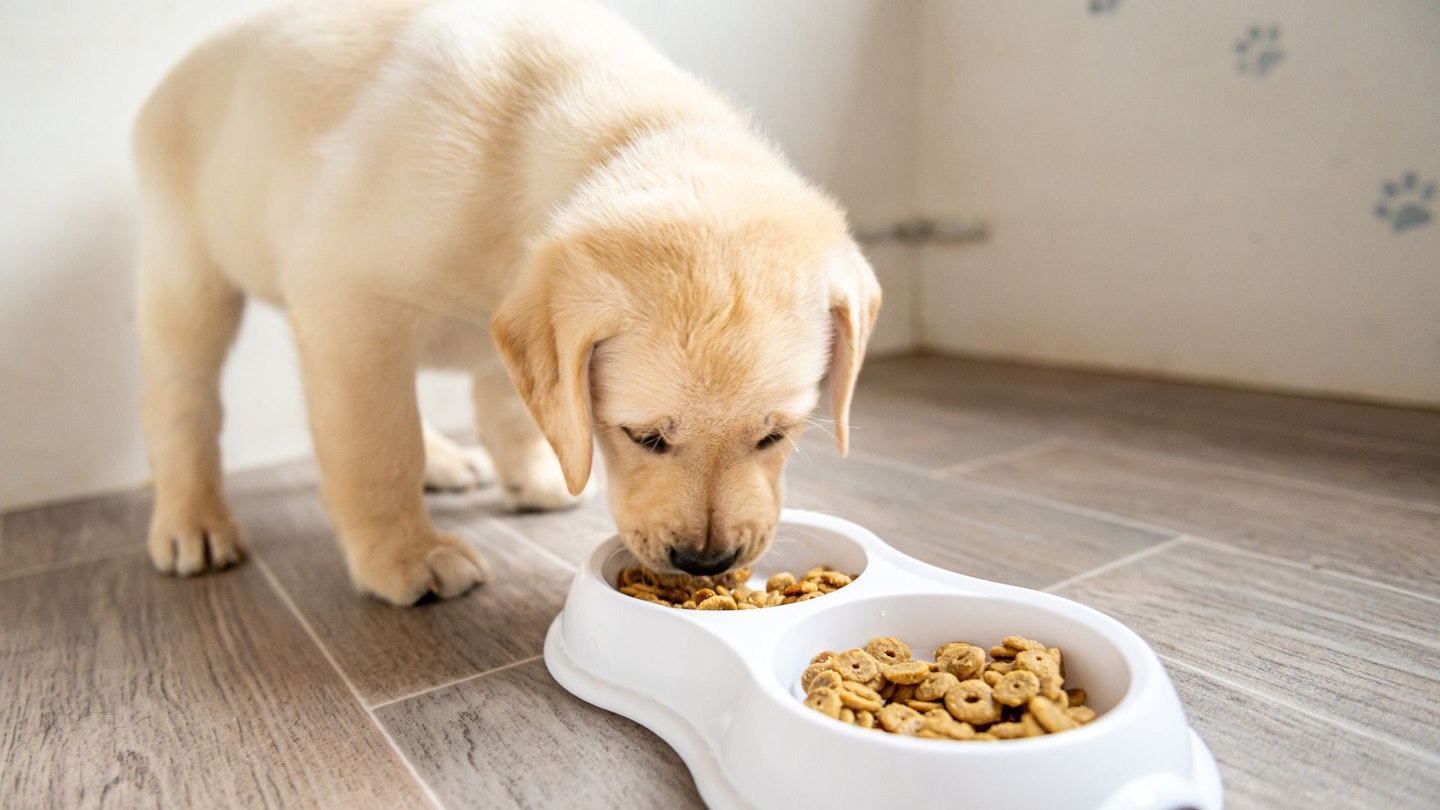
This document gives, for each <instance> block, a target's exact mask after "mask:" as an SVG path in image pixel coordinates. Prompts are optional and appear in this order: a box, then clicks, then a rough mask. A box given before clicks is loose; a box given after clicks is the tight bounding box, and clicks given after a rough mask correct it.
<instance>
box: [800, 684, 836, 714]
mask: <svg viewBox="0 0 1440 810" xmlns="http://www.w3.org/2000/svg"><path fill="white" fill-rule="evenodd" d="M805 705H806V706H809V707H810V708H812V709H814V710H815V711H817V712H820V713H821V714H823V715H825V716H826V717H832V718H835V719H837V720H838V719H840V710H841V709H842V708H844V707H845V704H843V703H841V702H840V692H839V691H838V690H836V689H816V690H814V691H812V692H811V693H810V694H808V695H806V696H805Z"/></svg>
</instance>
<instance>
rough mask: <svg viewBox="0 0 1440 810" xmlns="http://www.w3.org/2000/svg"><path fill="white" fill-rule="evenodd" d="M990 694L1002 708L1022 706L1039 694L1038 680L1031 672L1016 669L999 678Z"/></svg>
mask: <svg viewBox="0 0 1440 810" xmlns="http://www.w3.org/2000/svg"><path fill="white" fill-rule="evenodd" d="M991 694H992V695H993V696H994V698H995V702H996V703H999V704H1001V705H1002V706H1024V705H1025V704H1026V703H1028V702H1030V698H1033V697H1035V696H1036V695H1038V694H1040V679H1039V678H1037V677H1035V673H1033V672H1026V671H1025V670H1021V669H1017V670H1015V671H1014V672H1011V673H1009V674H1007V675H1006V676H1005V677H1003V678H1001V679H1000V682H999V683H997V684H995V687H994V689H992V690H991Z"/></svg>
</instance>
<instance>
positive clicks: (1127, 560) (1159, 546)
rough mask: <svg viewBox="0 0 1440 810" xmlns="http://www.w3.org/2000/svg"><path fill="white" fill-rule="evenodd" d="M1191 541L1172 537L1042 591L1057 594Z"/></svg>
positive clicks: (1068, 578)
mask: <svg viewBox="0 0 1440 810" xmlns="http://www.w3.org/2000/svg"><path fill="white" fill-rule="evenodd" d="M1191 539H1193V538H1191V536H1190V535H1188V534H1182V535H1180V536H1179V537H1172V538H1170V539H1169V540H1166V541H1164V542H1162V543H1156V544H1155V545H1153V546H1150V547H1149V548H1142V549H1140V550H1139V551H1136V552H1133V553H1130V554H1126V555H1125V556H1123V557H1118V558H1116V559H1113V560H1111V561H1110V562H1107V563H1105V564H1103V565H1098V566H1096V567H1094V568H1091V569H1090V570H1089V571H1082V572H1080V573H1078V574H1075V575H1074V576H1070V577H1066V578H1065V579H1062V580H1060V581H1059V582H1056V583H1053V584H1050V585H1046V586H1045V587H1044V588H1041V589H1040V590H1042V591H1045V592H1046V593H1054V592H1055V591H1056V590H1057V589H1059V588H1063V587H1065V586H1067V585H1073V584H1075V583H1077V582H1081V581H1083V580H1086V579H1089V578H1091V577H1095V576H1099V575H1100V574H1104V573H1106V572H1109V571H1113V570H1115V569H1117V568H1121V567H1123V566H1126V565H1129V564H1131V563H1133V562H1137V561H1139V560H1143V559H1145V558H1146V557H1149V556H1151V555H1154V554H1159V553H1161V552H1163V551H1167V550H1169V549H1170V548H1172V547H1174V546H1178V545H1180V544H1182V543H1186V542H1189V541H1190V540H1191Z"/></svg>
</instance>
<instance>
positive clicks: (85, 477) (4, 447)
mask: <svg viewBox="0 0 1440 810" xmlns="http://www.w3.org/2000/svg"><path fill="white" fill-rule="evenodd" d="M263 5H266V3H263V2H259V1H258V0H191V2H172V0H47V2H43V3H41V2H23V0H14V1H13V2H4V3H0V110H3V114H0V147H3V148H0V178H3V183H0V509H3V508H6V507H10V506H15V505H18V504H24V503H33V502H38V501H44V500H53V499H58V498H65V497H71V496H76V495H82V494H89V493H94V492H100V491H106V490H113V489H118V488H123V487H130V486H134V485H135V484H137V483H140V482H141V481H143V480H144V478H145V475H146V471H145V460H144V459H145V456H144V447H143V444H142V442H141V437H140V431H139V420H138V413H137V404H138V399H139V386H138V380H139V369H138V363H137V359H136V348H135V341H134V338H133V334H132V333H133V328H134V324H133V306H132V303H131V297H132V292H131V291H132V280H131V254H132V252H133V249H134V240H135V212H134V191H133V180H132V176H131V169H130V162H129V159H128V144H127V140H128V129H129V126H130V121H131V119H132V117H133V115H134V112H135V110H136V109H137V108H138V107H139V105H140V102H141V100H142V99H143V98H144V95H145V93H146V92H148V90H149V89H150V87H152V86H153V85H154V84H155V83H156V82H157V81H158V80H159V78H160V76H161V75H162V74H163V73H164V71H165V70H166V69H167V68H168V66H169V65H170V64H172V63H173V62H174V61H175V60H176V59H178V58H179V57H180V56H181V54H183V53H184V52H185V51H186V50H187V49H188V48H189V47H190V46H192V45H193V44H194V43H195V42H197V41H198V40H199V39H200V38H201V37H203V36H204V35H205V34H206V33H207V32H209V31H211V30H213V29H214V28H216V27H218V26H219V25H221V24H222V23H224V22H227V21H229V20H232V19H235V18H238V17H241V16H243V15H244V14H245V13H247V12H248V11H249V10H251V9H253V8H257V7H260V6H263ZM611 5H612V6H614V7H616V8H618V9H619V10H620V11H621V12H622V13H624V14H625V15H626V16H628V17H630V18H631V19H633V20H635V21H636V22H637V23H638V24H639V25H640V27H642V28H643V29H645V30H646V31H647V32H649V33H650V34H651V35H652V36H653V38H654V39H655V40H656V41H657V43H658V44H659V45H660V46H661V47H662V49H664V50H666V51H667V52H669V53H671V54H672V55H674V56H675V57H676V58H677V60H678V61H680V62H681V63H682V64H685V65H687V66H689V67H691V68H693V69H695V70H696V71H698V72H699V73H701V74H702V75H704V76H706V77H707V78H708V79H710V80H711V81H712V82H713V83H714V84H716V85H717V86H719V87H720V88H722V89H724V90H727V91H729V92H730V93H731V94H732V96H733V97H735V98H736V99H737V100H738V101H740V102H741V103H743V104H745V105H747V106H751V107H753V108H754V109H755V111H756V115H757V117H758V118H759V120H760V121H762V122H764V123H765V125H766V126H767V127H768V128H769V130H770V131H771V132H772V133H773V134H774V135H775V137H776V138H777V139H778V140H779V141H780V142H781V143H782V144H783V145H784V146H786V147H787V149H789V151H790V153H791V155H792V157H793V158H794V160H795V161H796V163H797V164H798V165H799V166H800V167H801V168H802V169H804V170H805V171H807V172H808V173H810V174H811V175H812V176H813V177H815V178H816V179H818V180H819V181H821V182H822V183H823V184H825V185H827V186H828V187H830V188H831V189H832V190H833V191H834V192H835V193H836V194H837V195H838V196H839V197H840V199H841V200H842V202H845V203H846V204H847V205H848V206H849V207H850V208H851V209H852V210H853V212H854V214H855V216H856V218H857V220H860V221H861V222H862V224H867V223H872V222H876V221H878V222H885V221H889V220H891V219H894V218H896V217H898V216H901V215H903V214H904V213H906V212H907V211H908V206H909V204H910V201H911V199H912V198H913V188H912V186H911V185H910V182H911V177H912V170H911V167H912V165H913V156H912V154H911V149H910V145H911V144H912V143H913V142H914V130H913V125H914V120H915V117H914V114H913V113H914V110H913V102H914V97H913V93H912V92H911V89H912V81H911V80H912V78H913V75H914V62H913V48H912V47H911V45H912V42H913V33H914V22H915V15H916V14H917V13H918V6H916V5H915V4H914V3H911V2H900V3H896V2H894V0H805V1H801V0H786V2H781V3H772V2H768V1H763V0H713V1H712V2H704V3H701V2H694V3H690V2H686V3H675V2H669V0H614V2H612V3H611ZM874 258H875V262H876V265H877V269H879V271H880V273H881V275H882V278H883V280H884V282H885V283H886V285H887V288H888V290H889V291H890V293H891V295H892V297H893V298H894V300H897V301H899V302H900V306H897V307H894V308H891V309H890V310H889V311H888V312H887V315H886V319H885V321H884V323H882V325H881V329H880V331H879V334H877V336H876V346H877V348H879V349H881V350H885V349H890V350H894V349H895V348H901V347H905V346H908V345H909V344H910V332H909V325H910V321H909V317H908V315H909V313H908V311H907V309H908V308H907V307H906V306H904V302H905V294H904V293H905V289H906V285H907V284H908V283H909V280H910V275H911V273H910V271H911V266H910V264H909V263H907V262H906V261H905V253H904V251H898V250H895V249H880V250H877V251H875V253H874ZM892 313H894V314H892ZM295 366H296V362H295V357H294V350H293V347H292V344H291V341H290V337H289V335H288V332H287V330H286V329H285V326H284V323H283V320H282V319H281V318H280V317H279V316H278V315H277V314H276V313H274V312H273V311H270V310H267V309H264V308H263V307H258V306H253V307H251V309H250V311H249V313H248V314H247V317H246V323H245V326H244V327H243V329H242V332H241V335H240V338H239V340H238V343H237V346H236V351H235V353H234V355H233V356H232V358H231V362H230V365H229V367H228V369H227V372H226V375H225V390H224V396H225V402H226V405H227V423H226V428H225V432H224V436H223V446H224V450H225V455H226V460H227V466H229V467H231V468H236V467H247V466H255V465H259V464H265V463H270V462H274V461H277V460H281V459H289V458H294V457H298V456H303V455H306V454H308V453H309V452H310V448H309V438H308V433H307V431H306V427H305V419H304V411H303V408H302V406H301V395H300V386H299V382H298V378H297V375H296V369H295ZM421 388H422V402H423V404H424V407H425V409H426V411H427V413H428V414H429V415H430V416H431V417H432V419H434V420H435V421H436V422H437V423H438V424H440V425H442V426H444V427H459V426H463V425H465V424H466V423H467V422H468V418H469V417H468V413H467V410H468V392H467V390H466V386H465V385H464V383H463V381H461V380H458V379H456V378H453V377H439V376H437V377H430V376H427V377H425V378H422V385H421Z"/></svg>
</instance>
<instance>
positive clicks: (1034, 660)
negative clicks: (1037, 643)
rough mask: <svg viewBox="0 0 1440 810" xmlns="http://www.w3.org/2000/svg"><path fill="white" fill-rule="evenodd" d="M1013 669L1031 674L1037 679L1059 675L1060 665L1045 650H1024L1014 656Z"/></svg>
mask: <svg viewBox="0 0 1440 810" xmlns="http://www.w3.org/2000/svg"><path fill="white" fill-rule="evenodd" d="M1015 668H1016V669H1023V670H1025V671H1026V672H1033V673H1035V675H1036V676H1037V677H1042V676H1045V675H1055V676H1059V674H1060V664H1059V663H1057V662H1056V661H1055V659H1054V658H1051V657H1050V653H1048V652H1046V651H1045V650H1025V651H1024V652H1020V653H1016V654H1015Z"/></svg>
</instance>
